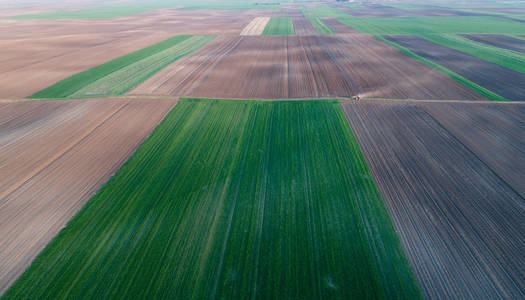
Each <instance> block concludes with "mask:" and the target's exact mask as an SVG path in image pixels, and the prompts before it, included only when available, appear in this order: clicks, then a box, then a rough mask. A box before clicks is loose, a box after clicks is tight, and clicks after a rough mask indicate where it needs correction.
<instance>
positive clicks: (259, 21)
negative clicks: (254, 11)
mask: <svg viewBox="0 0 525 300" xmlns="http://www.w3.org/2000/svg"><path fill="white" fill-rule="evenodd" d="M268 21H270V17H255V18H254V19H253V20H252V21H251V22H250V23H248V25H246V27H244V29H243V30H242V31H241V33H240V35H261V34H262V33H263V31H264V28H265V27H266V24H268Z"/></svg>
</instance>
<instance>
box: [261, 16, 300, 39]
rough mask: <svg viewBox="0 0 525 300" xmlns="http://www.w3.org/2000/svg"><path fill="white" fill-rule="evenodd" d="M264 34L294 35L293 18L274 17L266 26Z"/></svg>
mask: <svg viewBox="0 0 525 300" xmlns="http://www.w3.org/2000/svg"><path fill="white" fill-rule="evenodd" d="M262 35H294V28H293V22H292V19H291V18H279V17H272V18H271V19H270V21H268V24H266V27H264V31H263V33H262Z"/></svg>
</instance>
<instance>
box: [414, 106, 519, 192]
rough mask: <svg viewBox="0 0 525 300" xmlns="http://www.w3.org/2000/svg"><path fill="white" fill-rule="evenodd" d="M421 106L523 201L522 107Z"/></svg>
mask: <svg viewBox="0 0 525 300" xmlns="http://www.w3.org/2000/svg"><path fill="white" fill-rule="evenodd" d="M423 107H424V109H425V111H426V112H427V113H429V114H430V115H431V116H432V117H434V119H435V120H436V121H437V122H438V123H439V124H440V125H441V126H442V127H443V128H445V129H446V130H447V131H448V132H450V133H451V134H452V135H454V136H455V137H456V138H457V139H459V140H460V141H461V142H462V143H463V144H464V145H465V146H467V148H468V149H469V150H470V151H472V152H473V153H474V154H475V155H476V156H477V157H479V158H480V159H481V160H482V161H483V162H484V163H485V164H487V166H488V167H489V168H490V169H491V170H493V171H494V172H495V173H496V174H498V176H500V177H501V178H502V179H503V180H504V181H505V182H506V183H507V184H508V185H509V186H510V187H512V188H513V189H514V190H515V191H516V192H517V193H518V194H520V195H521V197H522V198H524V199H525V181H524V180H523V178H525V105H495V104H492V103H490V104H479V103H478V104H475V105H473V104H469V103H453V104H449V103H446V104H442V103H425V105H424V106H423Z"/></svg>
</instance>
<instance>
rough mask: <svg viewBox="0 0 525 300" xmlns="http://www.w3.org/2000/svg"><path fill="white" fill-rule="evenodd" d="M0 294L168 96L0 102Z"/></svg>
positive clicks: (138, 138)
mask: <svg viewBox="0 0 525 300" xmlns="http://www.w3.org/2000/svg"><path fill="white" fill-rule="evenodd" d="M0 105H1V106H0V162H1V163H0V173H1V174H9V176H0V294H1V293H3V292H5V291H6V289H7V287H8V286H9V285H10V284H11V283H13V282H14V280H15V279H16V278H17V277H18V276H20V275H21V274H22V272H23V271H24V270H25V269H26V268H27V267H28V266H29V264H30V263H31V261H32V260H33V259H34V258H35V257H36V256H37V254H38V253H39V252H40V251H41V250H42V249H43V248H44V247H45V246H46V245H47V243H48V242H49V241H51V239H52V238H53V237H54V236H55V235H56V234H57V233H58V232H59V231H60V229H62V227H64V226H65V225H66V224H67V222H68V221H69V219H70V218H71V217H73V216H74V215H75V213H76V212H77V211H78V210H80V209H81V208H82V206H83V205H84V204H85V203H86V202H87V201H88V200H89V198H90V197H91V196H92V195H93V194H94V193H95V192H96V191H97V190H98V189H99V188H100V187H101V186H102V185H103V184H104V182H105V181H107V180H108V179H109V177H110V176H111V175H112V174H113V173H114V172H116V171H117V170H118V169H119V168H120V166H121V165H122V164H123V163H124V162H125V161H126V159H127V158H128V157H129V156H130V155H131V154H133V152H134V150H135V149H136V148H137V147H138V146H139V145H140V143H141V142H142V141H143V140H144V139H145V138H146V137H147V136H148V134H149V133H150V132H151V131H152V130H153V129H154V128H155V126H156V125H157V124H158V123H159V122H160V121H161V120H162V118H163V117H164V115H166V114H167V112H168V111H169V110H170V109H171V107H173V105H174V102H173V101H166V100H154V99H148V100H147V101H141V100H131V101H126V100H109V99H104V100H75V101H68V102H59V101H49V102H20V103H0Z"/></svg>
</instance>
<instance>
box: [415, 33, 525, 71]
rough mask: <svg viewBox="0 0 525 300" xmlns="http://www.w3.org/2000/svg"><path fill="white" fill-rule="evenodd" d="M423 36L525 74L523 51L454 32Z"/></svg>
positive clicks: (524, 55)
mask: <svg viewBox="0 0 525 300" xmlns="http://www.w3.org/2000/svg"><path fill="white" fill-rule="evenodd" d="M421 37H422V38H425V39H427V40H429V41H432V42H434V43H437V44H441V45H443V46H446V47H449V48H453V49H456V50H459V51H462V52H465V53H468V54H470V55H473V56H477V57H479V58H482V59H484V60H486V61H490V62H493V63H495V64H498V65H501V66H504V67H507V68H509V69H512V70H515V71H518V72H521V73H524V74H525V54H523V53H519V52H515V51H512V50H507V49H503V48H498V47H495V46H491V45H487V44H483V43H478V42H475V41H472V40H469V39H467V38H464V37H461V36H458V35H454V34H439V35H438V34H427V35H421Z"/></svg>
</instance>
